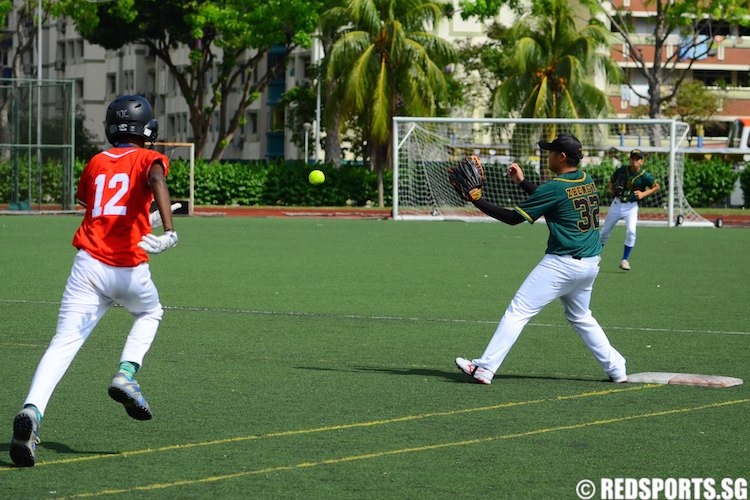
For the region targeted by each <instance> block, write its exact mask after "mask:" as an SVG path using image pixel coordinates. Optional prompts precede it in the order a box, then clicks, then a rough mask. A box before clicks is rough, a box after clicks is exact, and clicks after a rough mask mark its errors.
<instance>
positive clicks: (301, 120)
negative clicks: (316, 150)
mask: <svg viewBox="0 0 750 500" xmlns="http://www.w3.org/2000/svg"><path fill="white" fill-rule="evenodd" d="M316 98H317V95H316V93H315V89H313V88H310V87H294V88H292V89H289V90H287V91H286V92H284V95H282V96H281V99H280V100H279V105H280V106H284V109H285V110H286V119H287V121H286V128H287V129H288V130H290V131H291V132H292V142H293V143H294V144H296V145H297V146H298V147H302V146H303V145H304V144H305V130H304V124H305V123H308V124H311V125H312V118H311V117H314V116H315V106H316V104H317V103H316ZM309 146H310V145H309V144H308V147H309Z"/></svg>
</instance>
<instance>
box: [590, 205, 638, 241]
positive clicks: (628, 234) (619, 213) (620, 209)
mask: <svg viewBox="0 0 750 500" xmlns="http://www.w3.org/2000/svg"><path fill="white" fill-rule="evenodd" d="M621 219H622V220H624V221H625V246H626V247H634V246H635V225H636V223H637V222H638V202H636V201H631V202H628V203H623V202H622V201H620V199H619V198H615V199H614V200H612V204H611V205H610V206H609V211H607V218H606V219H604V225H603V226H602V228H601V232H600V234H599V236H600V239H601V242H602V245H604V244H605V243H606V242H607V240H608V239H609V235H610V234H611V233H612V229H614V227H615V224H617V221H619V220H621Z"/></svg>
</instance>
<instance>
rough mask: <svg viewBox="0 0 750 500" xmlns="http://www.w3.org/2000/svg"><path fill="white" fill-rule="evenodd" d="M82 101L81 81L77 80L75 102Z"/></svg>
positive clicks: (80, 79)
mask: <svg viewBox="0 0 750 500" xmlns="http://www.w3.org/2000/svg"><path fill="white" fill-rule="evenodd" d="M82 99H83V79H82V78H79V79H77V80H76V100H77V101H80V100H82Z"/></svg>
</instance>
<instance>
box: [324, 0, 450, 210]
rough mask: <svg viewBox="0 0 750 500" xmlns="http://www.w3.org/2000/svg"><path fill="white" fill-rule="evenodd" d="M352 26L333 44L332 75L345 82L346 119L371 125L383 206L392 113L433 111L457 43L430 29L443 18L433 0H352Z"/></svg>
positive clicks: (372, 151) (343, 105)
mask: <svg viewBox="0 0 750 500" xmlns="http://www.w3.org/2000/svg"><path fill="white" fill-rule="evenodd" d="M345 8H346V11H347V14H348V19H349V20H350V23H351V24H350V26H349V28H350V29H348V30H347V32H346V34H344V35H343V36H342V37H341V38H339V40H338V41H336V43H335V44H334V45H333V47H332V50H331V53H330V55H329V61H328V72H327V77H328V79H329V80H331V81H335V82H337V84H338V85H339V86H341V92H342V95H343V100H342V102H341V108H340V109H341V113H342V118H343V119H342V120H341V123H344V122H345V120H346V119H347V118H351V117H355V116H356V117H360V118H361V119H364V120H365V123H366V125H367V136H368V150H369V156H370V166H371V168H373V169H374V170H376V171H377V174H378V204H379V205H380V206H383V168H384V167H385V166H386V165H387V164H388V163H389V159H390V156H391V154H392V152H391V137H392V133H393V131H392V118H393V117H394V116H397V115H409V116H430V115H433V114H434V113H435V108H436V103H437V102H438V101H439V100H440V99H442V98H444V96H445V95H446V90H447V88H446V80H445V75H444V71H443V68H444V67H445V65H447V64H448V63H449V62H453V60H454V58H455V49H454V48H453V46H452V44H450V43H449V42H447V41H446V40H443V39H441V38H439V37H437V36H436V35H434V34H433V33H429V32H428V31H426V26H427V25H428V23H431V24H432V25H433V26H434V24H435V23H436V22H437V21H438V19H440V18H441V17H442V9H441V6H440V5H439V4H437V3H435V2H431V1H429V0H349V2H348V4H347V6H346V7H345Z"/></svg>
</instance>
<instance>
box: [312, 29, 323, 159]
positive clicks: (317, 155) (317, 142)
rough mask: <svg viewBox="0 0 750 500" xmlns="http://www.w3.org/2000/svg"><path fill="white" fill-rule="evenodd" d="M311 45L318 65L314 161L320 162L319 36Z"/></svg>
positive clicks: (320, 76) (320, 78)
mask: <svg viewBox="0 0 750 500" xmlns="http://www.w3.org/2000/svg"><path fill="white" fill-rule="evenodd" d="M313 44H314V45H313V48H314V56H315V64H317V65H318V81H317V85H316V86H317V89H316V92H315V94H316V96H315V161H318V160H320V80H322V75H321V74H320V44H321V39H320V36H316V37H315V38H313Z"/></svg>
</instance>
